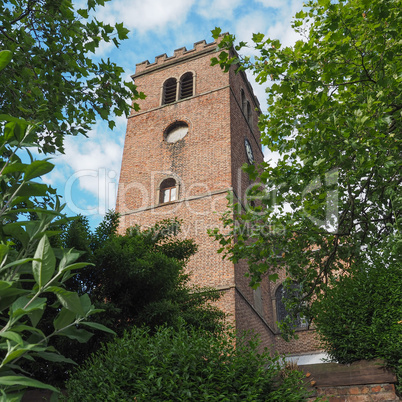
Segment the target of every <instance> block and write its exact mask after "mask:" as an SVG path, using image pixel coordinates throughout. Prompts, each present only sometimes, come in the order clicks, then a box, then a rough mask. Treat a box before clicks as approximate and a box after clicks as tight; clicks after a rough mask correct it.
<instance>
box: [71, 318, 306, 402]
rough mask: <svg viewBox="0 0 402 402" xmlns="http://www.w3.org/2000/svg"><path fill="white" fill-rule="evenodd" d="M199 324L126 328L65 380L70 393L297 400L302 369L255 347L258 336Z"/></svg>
mask: <svg viewBox="0 0 402 402" xmlns="http://www.w3.org/2000/svg"><path fill="white" fill-rule="evenodd" d="M234 343H235V339H234V335H233V334H229V335H228V334H225V333H223V332H221V333H219V334H215V335H214V334H211V333H210V332H207V331H204V330H202V329H195V328H193V327H190V328H186V327H185V326H184V324H183V323H182V324H181V325H180V326H179V328H178V329H174V328H171V327H170V328H169V327H160V328H159V329H158V330H157V332H156V333H155V334H154V335H151V334H150V332H149V329H146V328H133V329H132V330H131V332H126V333H125V334H124V336H123V337H122V338H119V339H116V340H115V341H113V342H112V343H109V344H108V345H107V346H104V347H103V348H102V349H101V350H100V352H98V353H97V354H96V355H94V356H93V357H91V358H90V359H89V361H87V363H86V364H85V365H84V366H83V367H81V368H80V369H79V370H78V371H77V372H76V373H75V374H74V375H73V376H72V377H71V378H70V380H69V381H68V383H67V390H68V395H69V400H70V401H100V400H101V401H133V400H134V401H138V402H139V401H204V400H210V401H268V400H269V401H281V402H282V401H300V400H303V399H304V398H305V397H306V396H307V395H306V389H305V388H304V386H303V380H302V378H303V374H302V373H300V372H298V371H295V370H290V369H286V368H283V364H282V360H281V359H280V358H279V357H278V356H276V357H274V358H271V357H269V354H268V352H267V351H265V352H264V353H262V354H259V353H257V348H258V345H259V342H258V339H257V338H256V337H254V336H250V334H249V336H248V337H247V338H246V337H245V338H242V339H241V340H237V344H236V347H235V346H234Z"/></svg>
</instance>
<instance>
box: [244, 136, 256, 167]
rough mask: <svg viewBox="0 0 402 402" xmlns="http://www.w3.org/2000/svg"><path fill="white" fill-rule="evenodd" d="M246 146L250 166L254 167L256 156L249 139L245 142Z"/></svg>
mask: <svg viewBox="0 0 402 402" xmlns="http://www.w3.org/2000/svg"><path fill="white" fill-rule="evenodd" d="M244 146H245V147H246V154H247V159H248V162H249V163H250V165H252V164H253V163H254V154H253V150H252V149H251V144H250V141H249V140H248V139H247V138H246V139H245V140H244Z"/></svg>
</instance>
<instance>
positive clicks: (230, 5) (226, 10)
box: [197, 0, 243, 20]
mask: <svg viewBox="0 0 402 402" xmlns="http://www.w3.org/2000/svg"><path fill="white" fill-rule="evenodd" d="M242 2H243V0H201V1H198V2H197V13H198V14H199V15H201V16H202V17H204V18H206V19H216V18H222V19H224V20H228V19H231V18H232V17H233V12H234V10H235V9H236V8H237V7H238V6H240V4H241V3H242Z"/></svg>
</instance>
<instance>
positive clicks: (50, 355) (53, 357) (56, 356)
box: [35, 352, 77, 364]
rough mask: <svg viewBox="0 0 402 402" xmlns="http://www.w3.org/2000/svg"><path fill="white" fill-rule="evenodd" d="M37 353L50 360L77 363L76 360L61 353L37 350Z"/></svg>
mask: <svg viewBox="0 0 402 402" xmlns="http://www.w3.org/2000/svg"><path fill="white" fill-rule="evenodd" d="M35 355H36V356H39V357H41V358H42V359H45V360H48V361H50V362H57V363H70V364H77V363H76V362H75V361H74V360H71V359H69V358H68V357H64V356H63V355H61V354H59V353H50V352H37V353H35Z"/></svg>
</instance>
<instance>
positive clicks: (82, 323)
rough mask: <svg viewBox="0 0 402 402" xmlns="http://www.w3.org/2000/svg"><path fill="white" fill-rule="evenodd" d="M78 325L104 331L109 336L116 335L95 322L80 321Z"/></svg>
mask: <svg viewBox="0 0 402 402" xmlns="http://www.w3.org/2000/svg"><path fill="white" fill-rule="evenodd" d="M80 324H81V325H86V326H87V327H90V328H95V329H99V330H101V331H104V332H108V333H109V334H113V335H116V332H114V331H113V330H111V329H110V328H108V327H105V326H104V325H102V324H98V323H97V322H87V321H82V322H81V323H80Z"/></svg>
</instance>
